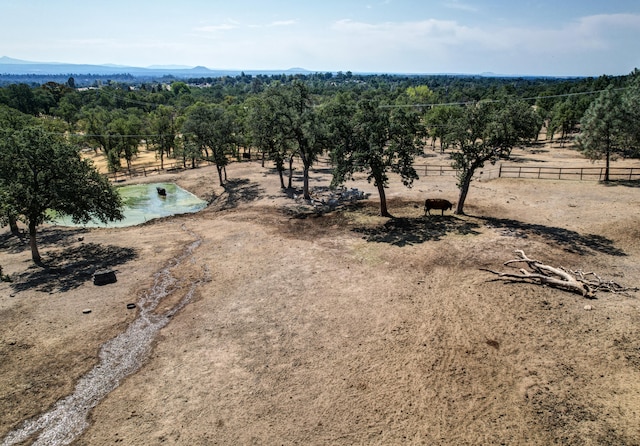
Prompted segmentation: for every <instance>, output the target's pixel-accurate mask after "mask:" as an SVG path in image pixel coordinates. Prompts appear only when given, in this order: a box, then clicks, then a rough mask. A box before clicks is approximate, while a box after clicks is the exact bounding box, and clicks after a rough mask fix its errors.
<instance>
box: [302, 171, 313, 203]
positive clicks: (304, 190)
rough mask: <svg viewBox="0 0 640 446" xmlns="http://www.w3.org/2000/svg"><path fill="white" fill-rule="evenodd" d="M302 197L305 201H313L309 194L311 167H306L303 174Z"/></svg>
mask: <svg viewBox="0 0 640 446" xmlns="http://www.w3.org/2000/svg"><path fill="white" fill-rule="evenodd" d="M302 195H303V196H304V199H305V200H311V195H310V194H309V167H307V166H304V170H303V172H302Z"/></svg>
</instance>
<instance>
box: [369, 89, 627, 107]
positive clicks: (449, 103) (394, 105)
mask: <svg viewBox="0 0 640 446" xmlns="http://www.w3.org/2000/svg"><path fill="white" fill-rule="evenodd" d="M629 88H630V87H624V88H614V89H613V91H621V90H628V89H629ZM603 91H605V90H593V91H582V92H578V93H563V94H552V95H548V96H531V97H526V98H518V97H517V96H509V97H510V98H516V99H520V100H523V101H532V100H534V99H548V98H564V97H569V96H582V95H588V94H597V93H602V92H603ZM478 102H480V101H460V102H444V103H443V102H434V103H431V104H389V105H381V106H380V108H403V107H446V106H453V105H470V104H476V103H478ZM482 102H489V103H496V102H501V100H500V99H485V100H482Z"/></svg>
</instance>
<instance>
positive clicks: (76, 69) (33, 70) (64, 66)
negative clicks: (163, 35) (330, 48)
mask: <svg viewBox="0 0 640 446" xmlns="http://www.w3.org/2000/svg"><path fill="white" fill-rule="evenodd" d="M243 72H244V73H245V74H252V75H255V74H266V75H272V74H310V73H311V72H310V71H308V70H305V69H303V68H290V69H286V70H211V69H209V68H207V67H203V66H197V67H186V66H181V65H167V66H157V65H154V66H151V67H146V68H145V67H130V66H124V65H113V64H104V65H88V64H69V63H61V62H33V61H28V60H20V59H13V58H11V57H7V56H2V57H0V75H29V74H32V75H69V76H73V75H88V74H93V75H110V74H130V75H132V76H135V77H149V78H159V77H163V76H174V77H177V78H193V77H219V76H237V75H239V74H241V73H243Z"/></svg>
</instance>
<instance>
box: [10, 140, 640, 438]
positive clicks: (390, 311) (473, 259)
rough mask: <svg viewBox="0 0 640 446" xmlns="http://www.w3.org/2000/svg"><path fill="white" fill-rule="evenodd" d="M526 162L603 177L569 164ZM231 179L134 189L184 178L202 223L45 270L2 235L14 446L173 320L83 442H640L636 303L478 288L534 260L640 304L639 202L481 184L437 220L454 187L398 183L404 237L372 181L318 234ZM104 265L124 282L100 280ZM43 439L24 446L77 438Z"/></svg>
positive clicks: (111, 232)
mask: <svg viewBox="0 0 640 446" xmlns="http://www.w3.org/2000/svg"><path fill="white" fill-rule="evenodd" d="M515 155H516V156H517V157H520V159H521V161H523V162H531V160H536V161H537V162H546V163H548V164H549V165H553V166H558V165H560V164H561V163H562V165H580V166H588V165H589V163H588V162H586V161H585V160H582V159H581V158H580V157H579V156H578V155H576V153H575V152H572V151H570V150H564V149H559V148H556V147H555V146H554V147H552V148H550V147H548V150H543V151H538V152H537V153H535V154H533V153H531V152H530V151H522V150H518V151H516V152H515ZM427 160H428V161H429V162H432V161H433V160H436V161H437V160H438V157H430V158H428V159H427ZM527 160H530V161H527ZM440 161H443V160H440ZM616 165H635V166H638V165H639V164H638V163H637V162H631V161H618V162H617V163H616ZM228 176H229V180H230V181H229V185H228V187H227V189H226V190H225V189H223V188H221V187H219V186H217V178H216V172H215V167H206V168H199V169H195V170H187V171H182V172H176V173H171V174H162V175H152V176H148V177H138V178H135V179H133V180H127V181H128V182H130V181H166V180H173V181H176V182H177V183H178V184H179V185H181V186H182V187H185V188H186V189H188V190H190V191H192V192H193V193H195V194H197V195H198V196H200V197H202V198H204V199H208V200H211V205H210V206H209V207H208V208H207V209H206V210H204V211H202V212H200V213H198V214H191V215H184V216H176V217H172V218H166V219H162V220H156V221H153V222H150V223H147V224H145V225H142V226H136V227H130V228H122V229H69V228H60V227H51V226H49V227H44V228H43V229H42V231H41V233H40V248H41V253H42V254H43V258H44V260H45V262H46V263H47V264H48V265H49V267H48V268H46V269H42V268H38V267H35V266H34V265H32V263H31V260H30V252H29V249H28V243H26V240H21V239H19V238H17V237H13V236H11V235H10V233H9V232H8V229H7V228H3V229H2V232H0V249H1V251H0V265H2V267H3V268H4V273H5V274H8V275H10V276H11V277H12V279H13V282H11V283H4V282H3V283H1V284H0V441H4V443H2V444H12V441H13V440H11V438H13V437H11V436H10V435H9V434H10V433H11V432H16V430H19V429H20V428H21V427H23V426H24V425H23V424H22V423H23V422H24V421H25V420H30V419H32V420H33V419H37V417H38V415H40V414H46V413H48V412H49V411H50V410H51V409H52V408H53V407H54V405H55V404H56V402H58V403H59V402H60V401H62V400H63V399H64V398H65V397H66V396H68V395H70V394H72V393H74V388H75V386H76V384H77V383H78V382H79V380H80V379H81V378H82V377H83V376H86V374H88V373H89V372H90V371H91V370H92V369H93V368H94V366H96V365H97V364H99V362H100V357H99V353H100V349H101V346H102V345H103V344H104V343H105V342H107V341H109V340H110V339H113V338H114V337H116V336H118V335H120V334H121V333H124V332H125V330H127V327H130V326H131V325H132V324H133V323H134V322H135V321H136V320H138V321H139V319H140V317H141V315H143V314H146V316H145V317H146V318H149V317H151V316H149V314H152V315H157V319H158V320H162V321H164V322H163V324H164V325H162V326H161V327H160V328H159V329H158V331H157V334H155V335H154V337H153V339H152V343H151V344H150V345H151V347H150V348H149V349H147V350H145V351H144V352H143V353H144V354H142V355H141V357H140V360H139V365H140V368H138V369H137V370H135V371H133V373H132V374H130V375H129V376H127V377H126V378H124V379H121V380H120V382H119V386H118V387H117V388H115V390H113V391H111V392H107V393H106V396H105V397H104V398H102V397H99V398H98V399H99V401H95V402H94V403H91V404H90V407H87V408H86V410H87V411H88V412H89V416H88V428H87V429H86V430H84V431H83V432H82V433H81V435H79V436H78V437H77V438H75V440H73V444H75V445H104V444H114V443H116V444H117V443H120V444H126V445H156V444H162V443H164V444H179V445H211V444H220V445H238V444H265V445H271V444H288V445H293V444H300V445H326V444H332V445H352V444H380V445H390V444H427V445H465V444H467V445H481V444H482V445H485V444H509V445H547V444H571V445H637V444H640V331H639V330H638V327H640V311H639V310H640V304H639V302H638V296H639V295H640V293H631V294H630V295H622V294H598V296H597V299H595V300H586V299H585V298H583V297H582V296H580V295H577V294H572V293H569V292H566V291H562V290H558V289H553V288H548V287H543V286H539V285H533V284H521V283H517V284H516V283H504V282H502V281H496V280H495V277H494V276H492V275H491V274H489V273H487V272H485V271H481V268H490V269H497V270H504V269H505V267H503V266H502V263H503V262H504V261H506V260H509V259H511V258H514V255H513V251H514V250H515V249H523V250H524V251H525V252H526V253H527V254H528V255H529V256H530V257H533V258H536V259H538V260H541V261H544V262H545V263H547V264H550V265H554V266H564V267H567V268H571V269H582V270H584V271H595V272H597V273H598V274H600V275H601V276H603V277H605V278H609V279H613V280H615V281H617V282H619V283H622V284H624V285H627V286H639V285H640V263H639V259H640V225H639V223H640V187H638V184H629V183H627V184H620V183H614V184H612V185H610V186H606V185H603V184H599V183H597V182H586V181H583V182H579V181H554V180H512V179H499V180H491V181H478V182H474V183H473V184H472V188H471V191H470V194H469V197H468V201H467V206H466V211H467V213H468V215H467V216H454V215H452V214H451V213H450V212H447V213H445V215H444V217H442V216H439V215H437V216H432V217H424V215H423V209H422V203H423V202H424V198H426V197H427V196H431V197H442V198H448V199H450V200H451V201H455V200H456V199H457V189H456V186H455V178H454V177H449V176H442V177H425V178H422V179H420V181H418V182H416V183H415V185H414V187H413V188H412V189H407V188H404V187H403V186H402V185H401V183H400V181H399V180H398V179H397V178H392V181H391V185H390V188H389V189H388V198H389V209H390V211H391V213H392V214H394V216H395V217H396V219H393V220H390V219H386V218H381V217H378V216H377V213H378V197H377V194H376V193H375V189H374V187H373V185H371V184H368V183H367V182H366V180H365V179H364V178H359V179H358V180H357V181H355V182H350V183H348V184H347V187H349V188H350V187H356V188H358V189H360V190H362V191H364V192H367V193H371V196H370V197H369V200H365V201H361V202H358V203H357V204H356V205H354V206H352V207H347V208H343V209H340V210H338V211H335V212H331V213H328V214H324V215H315V214H309V213H306V212H305V207H304V206H303V203H300V202H296V201H294V200H293V199H290V198H287V196H286V195H285V194H284V193H283V192H282V191H281V190H280V189H279V187H278V180H277V177H276V176H275V175H274V173H273V171H272V170H271V169H270V168H268V167H267V168H262V167H261V166H260V163H258V162H245V163H237V164H233V165H231V166H229V168H228ZM296 180H299V178H296ZM329 181H330V172H328V171H327V170H322V169H320V170H317V171H315V172H313V173H312V186H326V185H328V184H329ZM296 184H297V185H299V184H301V183H300V182H299V181H296ZM194 241H197V242H199V245H198V246H196V247H195V249H194V250H193V251H192V252H190V251H185V247H186V246H188V245H189V244H190V243H192V242H194ZM104 267H110V268H113V269H114V270H116V271H117V278H118V281H117V282H116V283H114V284H110V285H105V286H101V287H98V286H95V285H93V283H92V280H91V278H92V273H93V272H94V271H95V270H96V269H99V268H104ZM163 271H170V272H171V275H172V277H173V279H172V280H171V283H170V285H169V287H168V291H167V293H165V294H166V295H164V294H163V295H162V296H159V297H158V302H159V304H158V306H157V308H153V306H152V305H150V304H148V299H147V300H145V299H146V297H148V296H149V295H150V294H154V293H155V294H158V293H157V292H156V291H157V290H156V288H155V286H156V284H157V282H158V280H159V279H158V278H159V277H163V276H161V275H159V274H160V273H161V272H163ZM154 290H155V291H154ZM190 292H194V294H193V297H192V299H191V300H187V301H184V302H183V303H184V306H183V307H181V306H180V305H179V304H178V302H179V300H180V299H181V298H183V297H185V296H186V295H187V294H188V293H190ZM145 296H146V297H145ZM128 303H136V304H137V307H136V308H135V309H127V304H128ZM586 305H590V306H591V310H585V306H586ZM143 309H146V311H147V312H146V313H144V311H143ZM83 310H91V312H90V313H87V314H85V313H83ZM137 318H138V319H137ZM129 348H131V349H132V351H134V350H135V346H134V345H130V347H129ZM112 366H113V367H115V365H112ZM108 368H109V367H108V366H104V367H102V368H101V367H99V368H98V369H97V370H98V372H99V371H100V370H103V369H108ZM105 373H106V372H105ZM78 391H80V392H82V389H80V390H76V392H78ZM87 404H89V403H87ZM93 406H95V407H94V408H93V409H92V410H90V411H89V409H90V408H91V407H93ZM69 410H70V411H71V412H75V411H78V412H81V411H82V410H84V409H83V408H82V407H76V408H71V409H69ZM37 435H38V432H36V433H35V434H34V435H31V436H30V437H29V436H28V435H27V436H26V437H24V438H23V439H22V440H24V442H23V443H20V444H32V443H33V444H63V443H64V442H63V441H58V440H47V439H44V437H43V438H41V439H40V440H36V438H37ZM22 440H20V441H22Z"/></svg>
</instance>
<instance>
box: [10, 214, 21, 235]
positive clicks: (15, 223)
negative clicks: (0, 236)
mask: <svg viewBox="0 0 640 446" xmlns="http://www.w3.org/2000/svg"><path fill="white" fill-rule="evenodd" d="M9 228H10V229H11V233H12V234H13V235H20V229H19V228H18V221H17V219H16V216H15V215H9Z"/></svg>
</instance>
